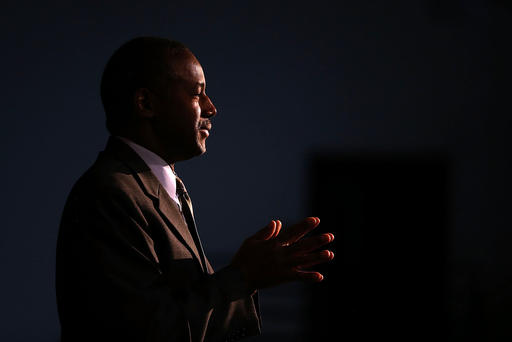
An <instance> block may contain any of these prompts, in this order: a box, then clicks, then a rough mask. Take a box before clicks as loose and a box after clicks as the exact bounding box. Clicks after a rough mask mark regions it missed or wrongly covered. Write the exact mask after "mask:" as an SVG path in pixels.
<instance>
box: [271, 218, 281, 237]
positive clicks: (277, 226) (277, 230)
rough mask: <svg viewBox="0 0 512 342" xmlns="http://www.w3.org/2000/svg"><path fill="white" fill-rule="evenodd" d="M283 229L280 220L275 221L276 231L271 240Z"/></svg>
mask: <svg viewBox="0 0 512 342" xmlns="http://www.w3.org/2000/svg"><path fill="white" fill-rule="evenodd" d="M282 227H283V223H282V222H281V221H280V220H276V230H275V231H274V235H272V237H271V239H273V238H276V237H277V236H278V235H279V232H280V231H281V228H282Z"/></svg>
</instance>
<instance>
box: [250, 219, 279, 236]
mask: <svg viewBox="0 0 512 342" xmlns="http://www.w3.org/2000/svg"><path fill="white" fill-rule="evenodd" d="M276 228H277V223H276V221H274V220H272V221H270V223H269V224H268V225H267V226H266V227H265V228H263V229H262V230H260V231H258V232H257V233H256V234H254V235H253V236H251V239H254V240H268V239H270V238H271V237H272V236H273V235H274V233H275V231H276Z"/></svg>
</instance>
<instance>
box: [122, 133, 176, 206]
mask: <svg viewBox="0 0 512 342" xmlns="http://www.w3.org/2000/svg"><path fill="white" fill-rule="evenodd" d="M118 138H119V139H121V140H122V141H123V142H124V143H126V144H127V145H128V146H130V147H131V148H132V149H133V150H134V151H135V152H136V153H137V154H138V155H139V157H141V158H142V160H144V162H145V163H146V164H147V165H148V166H149V168H150V169H151V172H153V174H154V175H155V176H156V178H157V179H158V181H159V182H160V184H161V185H162V187H163V188H164V189H165V191H166V192H167V194H169V196H170V197H171V198H172V199H173V200H174V201H175V202H176V203H177V204H178V206H180V201H179V199H178V196H177V195H176V175H175V174H174V172H173V170H172V169H171V166H170V165H169V164H168V163H167V162H166V161H165V160H163V159H162V158H161V157H160V156H159V155H157V154H156V153H154V152H153V151H150V150H148V149H147V148H145V147H143V146H140V145H138V144H136V143H134V142H133V141H131V140H130V139H128V138H125V137H120V136H118Z"/></svg>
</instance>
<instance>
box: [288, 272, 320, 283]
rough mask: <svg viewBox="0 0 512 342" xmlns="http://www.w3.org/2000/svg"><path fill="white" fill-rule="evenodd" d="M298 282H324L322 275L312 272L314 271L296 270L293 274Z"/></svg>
mask: <svg viewBox="0 0 512 342" xmlns="http://www.w3.org/2000/svg"><path fill="white" fill-rule="evenodd" d="M295 275H296V277H297V279H298V280H304V281H313V282H316V283H318V282H321V281H322V280H324V276H323V275H322V273H319V272H314V271H302V270H297V272H296V273H295Z"/></svg>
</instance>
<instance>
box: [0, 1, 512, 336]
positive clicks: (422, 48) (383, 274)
mask: <svg viewBox="0 0 512 342" xmlns="http://www.w3.org/2000/svg"><path fill="white" fill-rule="evenodd" d="M0 16H1V20H0V25H1V30H0V37H1V38H0V39H1V40H0V42H1V53H0V60H1V61H2V63H1V67H2V72H1V74H2V76H1V80H2V82H1V87H2V88H1V92H0V94H1V99H2V125H1V129H2V133H1V135H0V139H1V148H2V154H1V156H2V164H1V165H2V168H1V175H2V180H3V182H2V187H1V188H2V194H3V196H2V200H1V208H2V221H3V222H2V225H1V235H0V236H1V237H0V269H1V270H2V273H1V274H2V275H1V278H0V340H1V341H27V342H28V341H57V340H58V337H59V325H58V318H57V312H56V304H55V293H54V273H55V272H54V271H55V267H54V264H55V243H56V236H57V229H58V224H59V219H60V214H61V211H62V208H63V205H64V201H65V199H66V196H67V194H68V192H69V190H70V188H71V186H72V184H73V183H74V181H75V180H76V179H77V178H78V177H79V175H80V174H81V173H82V172H83V171H84V170H85V169H86V168H87V167H88V166H89V165H90V164H91V163H92V162H93V161H94V159H95V158H96V155H97V153H98V151H100V150H101V149H102V148H103V147H104V145H105V142H106V139H107V132H106V130H105V128H104V116H103V111H102V107H101V103H100V99H99V81H100V77H101V73H102V70H103V67H104V65H105V63H106V60H107V59H108V57H109V56H110V55H111V54H112V52H113V51H114V50H115V49H116V48H117V47H118V46H119V45H121V44H122V43H124V42H125V41H127V40H128V39H130V38H132V37H134V36H139V35H158V36H164V37H168V38H171V39H177V40H180V41H182V42H184V43H185V44H186V45H188V46H189V47H190V48H191V49H192V51H193V52H194V53H195V54H196V55H197V56H198V58H199V60H200V61H201V63H202V65H203V67H204V69H205V73H206V78H207V83H208V86H207V91H208V94H209V95H210V97H211V98H212V100H213V101H214V103H215V105H216V106H217V109H218V112H219V114H218V116H217V117H216V119H215V120H214V130H213V132H212V135H211V136H210V138H209V139H208V153H207V154H206V155H204V156H202V157H200V158H197V159H194V160H191V161H188V162H185V163H182V164H179V165H177V168H178V171H179V173H180V175H182V178H183V179H184V180H185V182H186V184H187V187H188V188H189V191H190V193H191V195H192V197H193V200H194V207H195V212H196V215H197V217H196V219H197V221H198V225H199V230H200V233H201V236H202V239H203V243H204V245H205V249H206V252H207V254H208V255H209V256H210V258H211V259H212V261H213V264H214V266H215V267H221V266H222V265H223V264H225V263H227V262H228V261H229V258H230V256H231V255H232V254H233V253H234V252H235V251H236V249H237V247H238V246H239V244H240V243H241V241H242V240H243V239H244V238H245V237H247V236H248V235H249V234H252V233H253V232H254V231H256V230H258V229H260V228H261V227H263V226H264V225H265V224H266V223H267V222H268V221H269V220H270V219H273V218H280V219H281V220H283V221H284V222H285V223H289V222H294V221H296V220H298V219H300V218H302V217H304V216H308V215H318V216H320V217H321V219H322V222H323V223H322V228H321V229H323V230H325V231H335V232H336V235H337V240H336V244H335V245H334V246H333V248H334V249H335V250H336V255H337V258H336V261H335V262H333V263H331V264H330V265H329V266H326V267H324V269H325V272H326V281H325V282H324V283H323V284H321V285H315V286H303V285H299V284H295V285H286V286H282V287H280V288H277V289H272V290H266V291H263V293H262V311H263V315H264V317H263V319H264V321H263V324H264V332H265V335H263V338H258V340H266V341H271V340H276V339H278V338H281V340H284V341H298V340H304V341H309V340H311V341H313V340H315V338H314V336H315V335H316V334H321V335H322V336H323V337H324V338H327V339H330V340H334V339H340V340H345V341H355V340H360V339H362V338H368V337H371V338H376V337H379V338H384V337H386V338H387V337H392V338H393V337H394V338H396V339H402V338H403V339H407V338H408V339H409V340H419V339H421V338H433V337H446V338H448V339H452V340H459V339H464V340H475V341H476V340H482V341H483V340H486V341H491V340H499V339H502V338H506V337H512V329H511V328H510V321H511V319H512V313H511V306H510V305H511V303H512V301H511V300H510V286H511V285H512V278H511V277H512V271H511V270H512V268H511V267H510V266H511V261H512V258H511V257H512V251H511V249H510V248H509V245H510V241H511V239H510V238H511V235H512V234H511V230H510V229H511V223H512V219H511V214H510V212H511V211H510V204H511V203H510V193H511V192H510V191H511V190H512V189H511V188H512V184H511V181H510V178H509V174H510V171H511V167H510V165H511V164H512V163H511V157H510V152H509V148H508V146H509V145H510V135H509V134H508V132H509V129H510V118H509V116H510V113H511V103H510V76H511V74H512V73H511V69H510V59H511V57H512V56H511V53H510V50H509V46H510V33H511V19H512V18H511V6H510V5H509V2H507V1H484V0H471V1H462V0H460V1H456V0H445V1H442V0H437V1H434V0H414V1H412V0H409V1H367V0H363V1H336V2H334V1H332V2H326V1H311V2H291V1H290V2H268V3H266V2H262V1H253V2H242V1H239V2H237V1H210V2H203V1H196V2H190V3H189V4H186V5H184V4H175V3H174V2H172V1H152V2H140V1H123V2H118V1H105V2H100V1H66V2H64V1H62V2H51V1H46V2H44V3H43V2H33V3H31V2H26V1H16V2H14V1H13V2H3V3H2V9H1V14H0ZM336 314H338V315H336ZM322 331H323V332H322ZM411 337H412V338H411Z"/></svg>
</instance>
